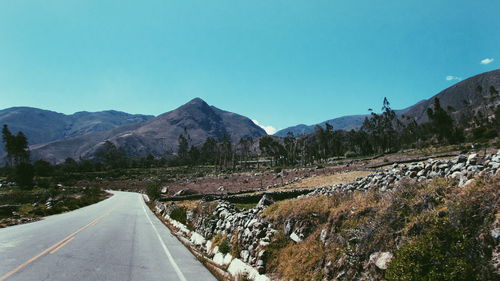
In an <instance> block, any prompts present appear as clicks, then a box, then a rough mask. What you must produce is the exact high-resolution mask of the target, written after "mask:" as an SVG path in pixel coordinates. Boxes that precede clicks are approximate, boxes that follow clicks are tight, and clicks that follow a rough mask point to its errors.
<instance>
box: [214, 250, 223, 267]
mask: <svg viewBox="0 0 500 281" xmlns="http://www.w3.org/2000/svg"><path fill="white" fill-rule="evenodd" d="M212 260H213V261H214V262H215V263H216V264H218V265H224V254H222V253H221V252H218V253H216V254H215V256H214V257H213V259H212Z"/></svg>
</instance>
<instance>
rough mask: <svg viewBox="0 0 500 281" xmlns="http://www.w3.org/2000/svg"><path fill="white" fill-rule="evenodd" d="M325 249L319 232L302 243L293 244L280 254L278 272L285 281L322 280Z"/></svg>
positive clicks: (277, 262)
mask: <svg viewBox="0 0 500 281" xmlns="http://www.w3.org/2000/svg"><path fill="white" fill-rule="evenodd" d="M325 255H326V253H325V248H324V247H323V245H322V243H321V242H320V240H319V231H316V232H315V233H314V234H312V235H310V236H309V237H308V238H307V239H306V240H304V241H303V242H301V243H298V244H295V243H291V244H289V245H288V246H286V247H285V248H283V249H282V250H281V251H280V252H279V260H277V261H275V263H276V270H277V271H278V272H279V274H280V275H281V277H283V279H284V280H296V281H299V280H308V281H309V280H321V279H322V277H323V276H322V271H321V270H319V269H320V268H321V264H322V261H323V259H324V257H325Z"/></svg>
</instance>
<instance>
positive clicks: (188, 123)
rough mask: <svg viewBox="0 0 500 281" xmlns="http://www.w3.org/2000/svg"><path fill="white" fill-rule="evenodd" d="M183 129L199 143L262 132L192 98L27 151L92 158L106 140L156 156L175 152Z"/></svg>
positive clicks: (48, 156) (56, 159)
mask: <svg viewBox="0 0 500 281" xmlns="http://www.w3.org/2000/svg"><path fill="white" fill-rule="evenodd" d="M185 131H186V132H187V133H188V134H189V137H190V145H200V144H202V143H203V142H204V141H205V140H206V139H207V138H208V137H212V138H219V137H221V136H222V135H224V134H228V135H230V136H231V138H232V140H233V141H234V142H236V141H239V140H240V138H243V137H252V138H259V137H261V136H264V135H266V133H265V131H264V130H263V129H262V128H260V127H259V126H257V125H255V124H254V123H253V122H252V121H251V120H250V119H248V118H246V117H244V116H241V115H238V114H236V113H232V112H227V111H224V110H220V109H218V108H216V107H214V106H209V105H208V104H207V103H206V102H205V101H203V100H201V99H199V98H196V99H193V100H191V101H190V102H188V103H187V104H185V105H183V106H181V107H179V108H177V109H175V110H172V111H169V112H167V113H164V114H162V115H159V116H158V117H156V118H153V119H151V120H149V121H147V122H145V123H136V124H129V125H126V126H122V127H118V128H115V129H112V130H108V131H103V132H98V133H91V134H86V135H83V136H79V137H75V138H70V139H66V140H60V141H54V142H50V143H45V144H39V145H35V146H33V147H31V151H32V156H33V158H34V159H45V160H47V161H51V162H60V161H63V160H64V159H65V158H67V157H72V158H74V159H80V158H92V157H93V155H94V153H95V152H96V151H97V150H98V149H99V148H100V147H101V145H102V144H103V143H104V141H106V140H109V141H111V142H113V143H114V144H115V145H117V146H118V147H121V148H123V149H124V150H125V152H126V154H127V155H129V156H133V157H140V156H146V155H148V154H151V155H153V156H157V157H160V156H167V155H169V154H171V153H175V151H176V150H177V146H178V138H179V136H180V135H181V134H183V133H184V132H185Z"/></svg>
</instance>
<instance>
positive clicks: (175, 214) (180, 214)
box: [170, 208, 187, 224]
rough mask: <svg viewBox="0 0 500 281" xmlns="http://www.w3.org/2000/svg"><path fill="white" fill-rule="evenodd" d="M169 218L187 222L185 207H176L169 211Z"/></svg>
mask: <svg viewBox="0 0 500 281" xmlns="http://www.w3.org/2000/svg"><path fill="white" fill-rule="evenodd" d="M170 218H172V219H174V220H176V221H178V222H180V223H182V224H187V214H186V209H185V208H176V209H174V210H173V211H172V213H170Z"/></svg>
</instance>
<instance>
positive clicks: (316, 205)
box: [263, 195, 338, 220]
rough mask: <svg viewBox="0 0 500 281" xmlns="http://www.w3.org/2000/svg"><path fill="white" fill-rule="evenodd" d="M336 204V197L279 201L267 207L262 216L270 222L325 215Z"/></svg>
mask: <svg viewBox="0 0 500 281" xmlns="http://www.w3.org/2000/svg"><path fill="white" fill-rule="evenodd" d="M337 204H338V200H337V197H336V196H325V195H320V196H313V197H307V198H299V199H291V200H285V201H280V202H277V203H274V204H272V205H271V206H269V207H267V208H266V209H265V210H264V212H263V215H264V216H266V217H268V218H270V219H271V220H275V219H279V218H287V217H297V216H301V215H305V214H311V213H325V212H328V211H329V210H330V209H331V208H334V207H335V206H336V205H337Z"/></svg>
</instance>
